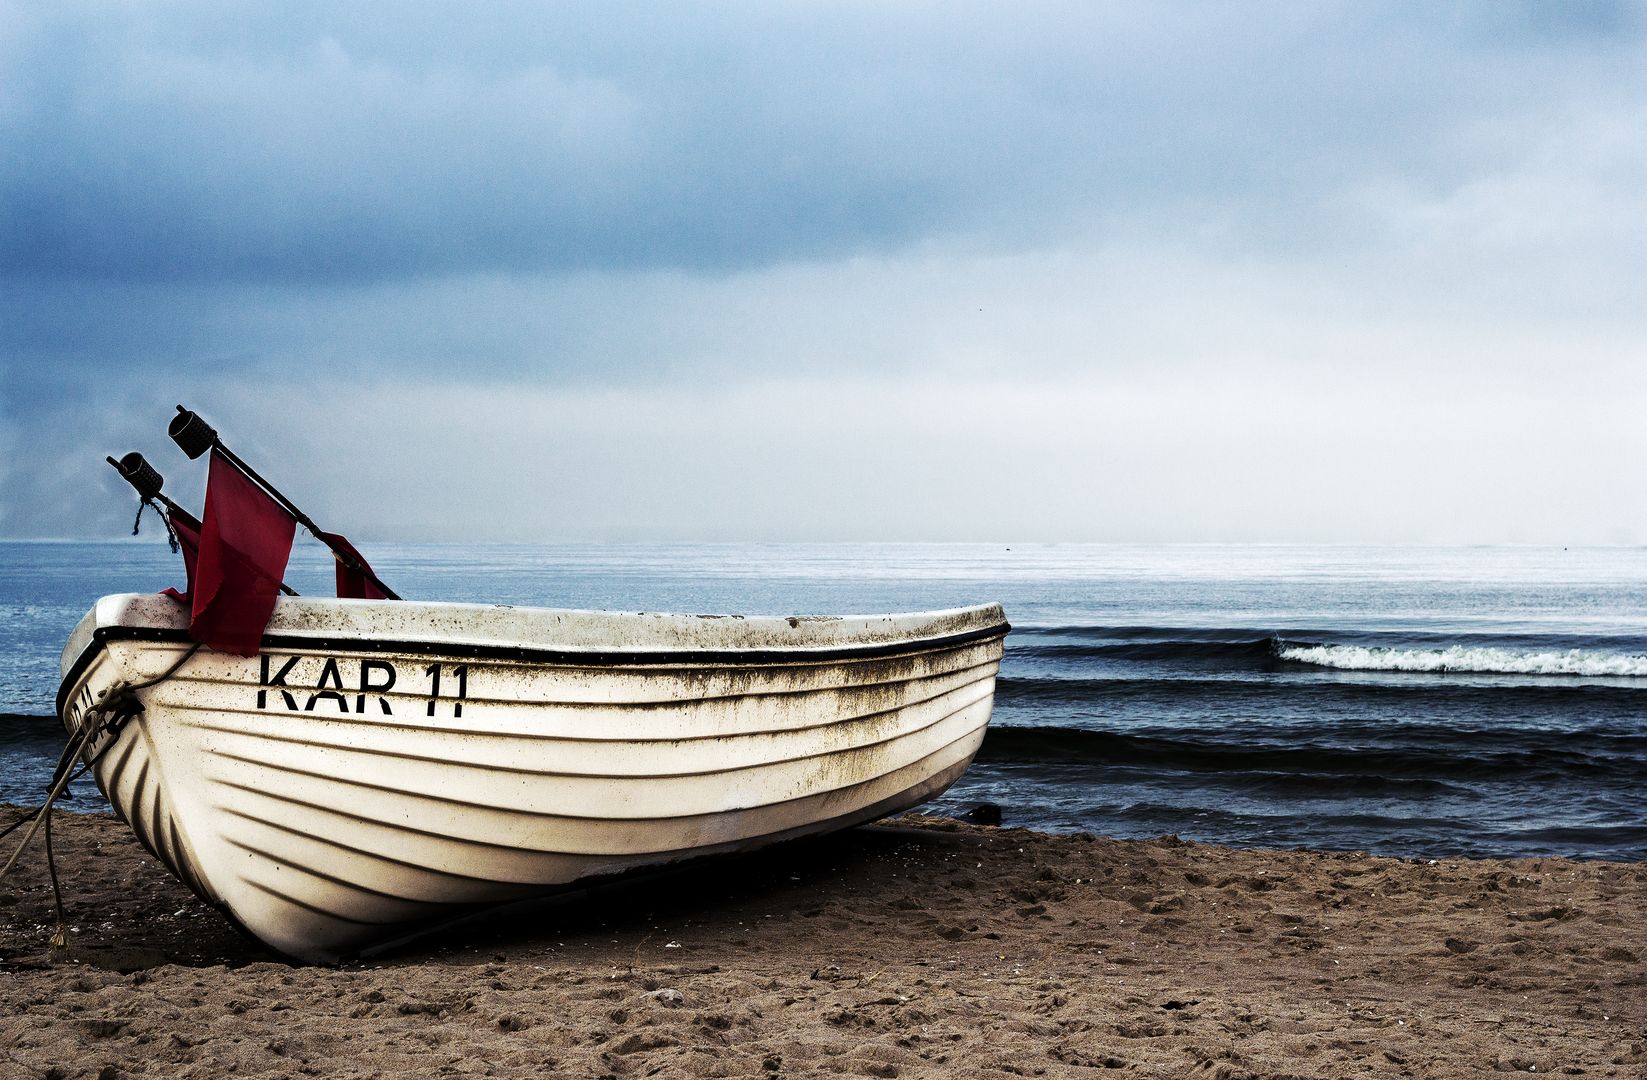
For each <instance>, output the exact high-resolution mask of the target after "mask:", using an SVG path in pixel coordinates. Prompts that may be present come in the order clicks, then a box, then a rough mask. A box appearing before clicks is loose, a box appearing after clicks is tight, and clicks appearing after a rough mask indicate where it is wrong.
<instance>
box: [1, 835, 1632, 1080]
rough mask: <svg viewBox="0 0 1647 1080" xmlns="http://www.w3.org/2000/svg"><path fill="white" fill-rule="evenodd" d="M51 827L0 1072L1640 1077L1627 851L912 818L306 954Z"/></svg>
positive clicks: (29, 901) (23, 940)
mask: <svg viewBox="0 0 1647 1080" xmlns="http://www.w3.org/2000/svg"><path fill="white" fill-rule="evenodd" d="M17 814H18V811H16V810H15V809H13V808H9V807H0V826H3V825H5V824H9V823H10V822H11V821H14V820H15V819H16V817H17ZM55 820H56V827H55V837H56V848H57V853H58V864H59V868H60V872H61V874H62V879H63V887H64V894H65V901H66V904H67V914H68V922H69V925H70V931H69V933H68V944H67V946H66V948H64V949H62V950H58V951H56V952H55V953H54V952H53V950H51V948H50V938H51V934H52V928H53V927H52V924H53V917H52V906H51V892H50V886H49V883H48V879H47V877H46V873H45V864H44V856H43V852H42V851H41V849H40V847H39V845H38V841H37V843H36V846H35V848H33V849H31V851H30V853H29V854H28V855H26V856H25V861H24V865H23V867H22V868H21V869H20V871H18V872H17V873H16V874H14V875H13V877H12V878H10V879H8V880H6V881H5V882H4V883H0V1077H11V1076H27V1077H41V1076H53V1077H121V1076H144V1075H148V1076H201V1077H205V1076H213V1077H215V1076H222V1075H226V1074H231V1073H232V1074H234V1075H238V1076H248V1075H268V1076H300V1075H311V1076H384V1077H390V1076H444V1075H476V1076H579V1077H581V1076H589V1077H600V1076H610V1077H628V1076H755V1077H760V1076H826V1075H828V1076H834V1075H848V1076H873V1077H927V1076H932V1077H936V1076H985V1077H988V1076H1127V1075H1135V1076H1163V1077H1184V1076H1188V1077H1224V1078H1230V1077H1247V1076H1264V1077H1271V1076H1276V1077H1279V1076H1297V1077H1329V1076H1333V1077H1336V1076H1355V1075H1367V1076H1414V1077H1464V1076H1481V1075H1484V1074H1489V1073H1493V1072H1494V1071H1495V1070H1498V1071H1520V1072H1535V1071H1536V1072H1537V1073H1556V1074H1568V1075H1584V1076H1617V1077H1640V1076H1643V1075H1647V864H1636V863H1630V864H1618V863H1587V862H1573V861H1568V860H1564V859H1543V860H1519V861H1496V860H1442V861H1440V862H1435V863H1430V862H1427V861H1426V862H1416V863H1415V862H1403V861H1399V860H1393V859H1382V858H1371V857H1368V856H1365V855H1359V854H1325V853H1316V852H1307V851H1234V850H1229V849H1226V848H1218V847H1211V846H1206V845H1201V844H1189V843H1181V842H1179V841H1176V840H1173V839H1171V838H1167V839H1162V840H1154V841H1147V842H1120V841H1111V840H1104V839H1098V838H1094V837H1091V836H1086V835H1077V836H1047V835H1043V834H1039V833H1031V832H1026V831H1022V830H1016V829H993V828H985V827H976V826H968V825H960V824H957V823H954V822H946V821H940V820H935V819H929V818H918V817H909V818H902V819H898V820H897V821H895V822H892V823H890V824H888V825H881V826H872V827H868V828H863V829H858V830H854V831H852V832H850V833H846V834H843V835H840V836H836V837H830V838H825V839H823V840H819V841H812V842H805V843H799V844H794V845H790V846H786V847H783V848H780V849H777V850H775V851H772V852H767V853H764V854H761V855H758V856H754V857H747V858H742V859H735V860H725V861H720V862H714V863H709V864H705V865H702V866H700V867H697V868H695V869H692V870H690V871H686V872H681V873H677V874H675V875H672V876H669V877H665V878H661V879H656V880H651V881H647V882H641V883H634V884H630V885H626V886H624V887H621V888H609V889H604V890H602V891H601V892H600V893H598V894H596V895H594V896H585V897H582V898H578V899H574V900H572V901H569V902H566V903H562V904H559V905H557V906H555V907H553V908H550V909H548V910H543V911H538V912H535V913H532V914H529V915H516V916H511V917H506V918H495V919H492V920H489V921H486V922H483V923H479V924H475V925H471V926H468V927H466V928H463V929H460V930H455V931H448V932H446V933H445V934H443V935H441V936H439V937H434V938H427V939H424V940H423V941H421V942H418V943H414V944H412V945H408V946H403V947H401V948H399V949H397V950H395V951H393V952H390V953H387V954H384V955H380V956H378V957H376V958H374V959H372V960H371V961H369V962H367V963H365V964H359V965H352V966H348V967H343V968H315V967H294V966H290V965H288V964H285V963H282V962H280V961H279V960H278V959H276V958H273V957H271V956H270V955H269V954H267V953H266V952H264V951H263V950H261V949H260V948H259V947H258V946H257V945H255V944H253V943H251V942H248V941H247V940H245V939H243V938H242V937H240V936H239V934H238V933H237V932H236V931H235V930H234V929H233V928H232V927H231V926H230V925H229V924H228V923H227V922H225V921H224V920H223V919H222V918H221V917H220V916H219V915H218V914H217V913H216V912H215V911H213V910H212V909H211V908H209V907H208V906H206V905H204V904H202V903H200V902H199V901H197V900H195V899H194V898H193V897H192V896H190V895H189V894H188V893H187V892H186V891H185V890H184V889H183V888H182V887H181V886H179V885H178V884H176V883H175V882H173V881H172V880H171V878H170V877H169V876H168V875H167V874H166V873H165V872H164V871H163V870H161V869H160V868H159V867H158V866H157V865H156V864H155V862H154V860H153V859H151V858H149V857H148V856H147V855H146V854H145V853H144V852H142V851H141V849H140V848H139V847H138V846H137V844H136V842H135V841H134V840H133V839H132V838H131V836H130V834H129V833H128V832H127V831H126V829H125V828H124V827H123V826H121V825H120V824H119V823H118V822H116V821H115V820H114V819H113V818H111V817H108V816H106V815H99V814H87V815H79V814H72V813H59V814H58V815H57V817H56V819H55ZM17 835H18V834H16V833H14V834H12V837H13V838H15V837H16V836H17ZM11 839H12V838H8V840H7V842H6V843H5V844H3V845H0V847H4V849H5V850H6V851H7V852H8V853H9V850H10V842H11Z"/></svg>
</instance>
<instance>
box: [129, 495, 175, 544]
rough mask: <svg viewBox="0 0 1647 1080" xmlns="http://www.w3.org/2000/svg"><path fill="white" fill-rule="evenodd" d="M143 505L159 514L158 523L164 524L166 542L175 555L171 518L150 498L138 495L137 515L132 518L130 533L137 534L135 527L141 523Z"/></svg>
mask: <svg viewBox="0 0 1647 1080" xmlns="http://www.w3.org/2000/svg"><path fill="white" fill-rule="evenodd" d="M145 506H146V507H148V508H149V509H150V510H153V511H154V512H155V513H156V514H157V515H159V517H160V524H161V525H162V526H164V527H165V529H166V543H167V544H168V545H170V546H171V549H172V554H173V555H176V554H177V532H176V531H175V530H174V529H173V528H172V519H171V517H170V516H169V515H167V513H166V511H164V510H162V509H161V508H160V504H159V503H157V502H155V501H154V500H153V499H152V498H151V499H145V498H143V497H141V496H139V497H138V500H137V516H136V517H134V518H132V535H133V536H136V535H137V527H138V526H139V525H141V524H143V508H144V507H145Z"/></svg>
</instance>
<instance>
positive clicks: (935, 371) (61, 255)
mask: <svg viewBox="0 0 1647 1080" xmlns="http://www.w3.org/2000/svg"><path fill="white" fill-rule="evenodd" d="M338 8H342V10H337V9H338ZM0 26H3V27H5V28H6V29H5V30H4V31H3V32H0V149H3V151H4V152H3V153H0V365H3V367H0V455H3V458H0V535H5V536H108V535H119V533H120V532H121V531H122V530H123V528H125V527H129V520H130V509H131V506H130V503H131V500H130V498H128V496H127V494H126V492H125V491H124V489H123V487H122V486H121V485H120V483H119V481H118V479H117V478H116V477H114V475H113V473H112V471H111V470H109V469H108V468H107V466H106V465H104V464H103V463H102V457H103V454H105V453H111V452H112V453H115V454H116V455H118V454H119V453H122V452H124V451H125V450H128V449H141V450H144V451H145V452H146V453H148V454H149V456H150V457H151V458H152V459H153V460H154V461H155V462H156V464H157V465H159V466H160V467H161V469H162V471H164V472H166V473H167V474H168V476H169V477H170V481H169V490H173V491H174V493H176V494H178V495H179V496H182V497H184V498H185V499H188V498H193V499H195V500H198V497H199V484H200V482H201V476H200V475H199V474H200V472H201V470H200V469H198V468H197V467H195V466H194V465H192V464H190V463H187V462H185V461H184V459H182V458H181V456H180V455H178V454H177V453H176V452H175V451H173V450H171V449H170V447H169V444H168V443H167V442H166V440H165V438H164V425H165V422H166V419H167V417H168V415H169V413H170V411H171V408H172V405H173V404H174V403H176V402H184V403H186V404H189V405H191V406H192V407H195V408H197V409H199V410H201V411H202V412H203V413H205V414H206V415H207V416H208V417H209V418H210V419H211V420H212V421H213V422H214V423H216V424H217V426H218V427H219V428H220V429H221V430H222V431H223V433H224V435H225V437H226V438H227V439H228V440H229V441H230V443H231V445H234V446H235V447H236V448H237V449H239V450H240V451H241V452H242V453H243V454H245V455H246V456H248V457H249V458H252V459H253V460H254V461H256V462H257V463H258V464H260V465H261V466H263V467H264V468H265V471H266V472H267V474H268V475H270V476H271V478H273V479H276V481H277V482H279V483H281V484H282V486H283V487H285V488H286V489H287V490H288V492H289V493H290V494H292V495H293V496H294V497H296V498H297V499H298V501H299V502H300V503H302V504H304V505H305V507H306V508H308V509H309V510H310V511H311V513H313V514H314V516H315V517H316V518H317V519H319V520H320V521H321V522H322V523H324V524H327V525H328V526H331V527H336V528H340V529H343V530H345V531H348V532H350V533H351V535H358V536H360V537H363V538H367V539H402V540H415V539H475V540H485V539H493V540H536V539H542V540H550V539H727V540H737V539H778V540H781V539H793V540H829V539H958V540H966V539H1021V540H1034V539H1040V540H1139V541H1171V540H1183V541H1208V540H1237V541H1240V540H1322V541H1347V542H1354V541H1371V542H1386V541H1398V542H1468V543H1480V542H1488V543H1490V542H1553V543H1644V542H1647V501H1644V500H1642V499H1640V498H1639V496H1638V495H1636V494H1635V489H1636V488H1638V487H1639V485H1640V481H1641V477H1642V476H1643V475H1647V468H1644V466H1647V434H1644V429H1647V425H1644V424H1643V422H1642V417H1643V416H1647V304H1644V303H1643V302H1642V297H1643V296H1647V6H1643V5H1639V4H1636V5H1627V4H1582V3H1577V4H1561V5H1552V4H1515V3H1503V2H1484V3H1479V4H1469V3H1460V4H1450V5H1435V4H1428V3H1412V4H1373V3H1355V4H1331V3H1323V4H1311V5H1301V4H1292V3H1286V4H1263V3H1255V4H1241V5H1230V4H1176V5H1174V4H1157V3H1137V4H1127V3H1115V4H1011V5H1007V4H993V5H968V4H944V5H938V4H927V3H908V4H901V3H900V4H887V3H863V4H852V3H845V4H843V3H828V4H766V3H750V4H704V5H694V6H692V7H690V8H689V9H688V8H683V7H681V6H679V5H663V4H657V5H625V4H604V3H603V4H589V5H557V6H553V7H547V6H540V5H536V4H519V5H509V4H498V5H488V6H485V7H481V8H476V7H474V6H472V5H462V4H451V5H443V4H417V5H404V6H400V7H395V6H392V5H375V6H358V7H354V6H342V5H332V4H314V5H304V4H291V3H285V4H269V5H252V4H248V5H230V6H225V5H221V4H211V3H176V4H154V5H123V4H121V5H103V4H96V5H81V4H72V3H71V4H59V5H34V4H23V3H11V2H5V0H0Z"/></svg>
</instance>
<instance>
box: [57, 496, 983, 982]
mask: <svg viewBox="0 0 1647 1080" xmlns="http://www.w3.org/2000/svg"><path fill="white" fill-rule="evenodd" d="M156 486H158V485H156ZM188 628H189V611H188V609H187V607H186V606H185V605H183V604H179V603H177V602H176V601H174V600H172V599H169V598H167V597H164V596H150V595H120V596H109V597H105V598H103V599H102V600H99V601H98V602H97V604H96V605H95V607H93V609H92V610H91V612H90V613H88V614H87V615H86V617H85V618H84V619H82V620H81V622H80V624H79V625H78V626H77V627H76V628H75V630H74V632H73V634H72V635H71V637H70V638H69V642H68V646H67V648H66V649H65V650H64V653H63V666H62V671H63V682H62V686H61V689H60V691H59V695H58V710H59V714H60V715H61V716H62V718H63V721H64V723H65V725H66V726H67V727H68V728H69V730H70V732H71V736H77V735H80V734H89V735H90V740H89V742H88V744H87V746H86V747H85V749H84V751H83V756H86V757H89V758H92V759H93V760H94V762H95V764H94V768H93V772H94V775H95V776H96V779H97V783H98V785H99V787H101V788H102V790H103V792H104V794H105V795H107V796H108V799H109V802H110V803H112V804H113V806H114V808H115V811H116V812H117V813H118V814H119V815H120V816H121V817H122V818H124V819H125V820H126V821H127V822H128V823H129V824H130V825H131V827H132V829H133V831H134V832H135V833H136V834H137V836H138V838H139V839H140V840H141V841H142V843H143V844H144V845H145V846H146V847H147V848H148V849H149V850H150V851H151V852H153V854H154V855H155V856H156V857H157V858H158V859H160V860H161V861H162V862H164V863H165V864H166V865H167V866H168V867H170V868H171V870H172V871H173V872H174V873H176V874H177V876H178V877H179V878H180V879H181V880H182V881H184V882H185V883H186V884H187V885H188V886H189V887H190V888H191V889H193V890H194V891H195V892H196V893H198V894H199V895H200V896H201V897H203V898H204V899H206V900H207V901H209V902H211V903H213V904H215V905H217V906H219V907H220V908H221V909H222V910H224V911H225V912H227V913H228V914H229V915H230V916H231V917H233V918H234V919H235V920H237V921H238V922H239V923H241V924H242V925H243V926H244V927H246V929H248V930H249V931H251V933H253V934H254V935H256V936H257V937H258V938H260V939H261V940H263V941H264V942H265V943H267V944H268V945H269V946H271V947H272V948H274V949H276V950H278V951H280V952H282V953H285V954H287V955H289V956H292V957H295V958H298V959H302V960H308V961H335V960H338V959H340V958H344V957H348V956H350V955H353V954H356V953H358V952H359V951H361V950H363V949H367V948H370V947H372V946H375V945H380V944H382V943H385V942H389V941H393V940H398V939H402V938H404V937H407V936H409V935H411V934H413V933H415V932H418V931H420V930H422V929H425V928H428V927H430V926H433V925H439V924H441V923H444V922H448V921H450V920H452V919H454V918H461V917H465V916H467V915H470V914H472V913H474V912H475V911H476V910H477V909H481V908H484V907H486V906H490V905H499V904H508V903H511V902H516V901H522V900H529V899H532V898H535V897H539V896H543V895H546V894H549V893H551V892H554V891H557V890H561V889H565V888H567V887H568V886H574V885H576V884H577V883H578V882H581V881H585V880H587V879H589V878H592V877H598V876H603V875H609V874H615V873H621V872H626V871H630V870H635V869H638V868H642V867H656V866H661V865H665V864H670V863H675V862H679V861H681V860H685V859H689V858H693V857H698V856H704V855H710V854H717V853H723V852H732V851H743V850H748V849H753V848H756V847H759V846H762V845H765V844H770V843H773V842H774V841H778V840H784V839H788V838H791V837H798V836H802V835H806V834H810V833H821V832H825V831H828V830H834V829H841V828H844V827H847V826H851V825H855V824H858V823H861V822H866V821H870V820H873V819H875V818H879V817H882V816H885V815H887V814H892V813H896V812H898V811H901V810H904V809H907V808H909V807H912V806H915V805H917V804H919V803H922V802H924V801H926V800H928V799H931V798H932V797H934V796H935V795H937V794H938V793H940V792H941V791H943V790H944V789H945V788H947V787H948V786H949V785H950V784H951V783H953V782H954V781H955V780H956V778H957V777H959V776H960V775H961V773H962V772H963V771H964V770H965V769H966V767H967V765H968V764H969V763H970V762H971V760H972V757H973V755H974V753H976V751H977V749H978V746H979V744H980V742H981V741H982V740H983V737H984V729H985V726H986V725H987V724H988V722H989V716H990V708H991V704H992V701H993V697H994V688H995V676H996V671H997V668H998V666H999V662H1000V658H1001V650H1002V639H1003V637H1004V635H1005V634H1006V632H1007V630H1008V626H1007V624H1006V622H1005V619H1004V617H1003V614H1002V611H1001V609H1000V607H999V606H996V605H988V606H983V607H975V608H967V609H960V610H952V611H939V612H930V613H925V614H905V615H877V616H868V617H859V616H849V617H840V618H817V617H795V618H779V617H743V616H690V615H654V614H635V613H610V612H592V611H560V610H548V609H537V608H518V607H496V606H481V605H472V604H445V603H417V602H405V601H401V602H393V601H375V600H333V599H308V598H292V597H287V598H282V599H281V600H280V601H279V603H278V604H277V605H276V606H275V609H274V615H273V617H272V619H271V620H270V621H269V624H268V626H267V628H266V630H265V631H264V635H263V639H262V648H261V651H260V652H259V653H258V654H257V655H255V656H250V657H242V656H236V655H231V654H229V653H226V652H219V651H216V650H213V649H210V648H204V647H197V646H195V645H194V643H193V642H192V641H191V640H190V638H189V634H188ZM191 650H192V651H191ZM156 680H158V681H156ZM111 717H112V718H119V717H124V718H125V719H124V721H123V722H120V721H119V720H116V722H115V723H114V724H113V725H110V723H109V720H110V718H111ZM111 726H112V730H111ZM93 728H96V730H95V731H92V730H91V729H93Z"/></svg>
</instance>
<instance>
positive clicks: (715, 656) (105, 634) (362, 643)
mask: <svg viewBox="0 0 1647 1080" xmlns="http://www.w3.org/2000/svg"><path fill="white" fill-rule="evenodd" d="M1011 631H1012V624H1011V623H1008V622H1007V621H1005V620H1004V619H1003V620H1002V621H1001V622H999V623H995V624H993V625H991V626H982V627H978V628H976V629H973V630H963V631H961V632H959V633H955V634H945V635H942V636H940V637H924V638H908V639H905V640H902V641H880V642H867V643H865V644H862V645H841V646H826V647H823V648H805V647H794V648H779V649H772V648H760V649H652V650H648V649H632V650H627V651H625V650H617V649H602V650H580V649H548V648H539V647H535V646H530V645H488V644H479V643H470V642H442V641H428V640H409V639H392V638H375V637H342V636H336V635H326V636H309V635H304V634H285V633H279V634H264V635H263V639H262V642H261V643H260V651H261V650H264V649H268V650H287V651H303V652H318V651H326V652H341V653H354V652H363V653H398V654H402V655H406V656H439V657H446V658H462V659H469V660H501V661H512V662H514V663H519V664H537V665H541V666H543V667H565V668H600V667H625V668H645V669H647V670H654V671H655V670H669V669H672V668H673V669H684V670H691V669H696V668H705V667H774V666H780V665H785V664H820V663H823V664H827V663H839V662H844V661H854V660H879V659H885V658H889V657H895V656H903V655H906V654H911V653H919V652H931V651H938V650H943V649H951V648H956V647H959V646H962V645H968V644H972V643H974V642H979V641H989V640H993V639H995V638H1004V637H1006V635H1007V634H1008V633H1010V632H1011ZM120 641H135V642H146V643H152V644H167V645H185V646H186V645H191V644H193V639H191V638H190V637H189V635H188V631H187V630H183V629H177V628H173V627H158V626H126V625H113V626H99V627H97V628H96V629H95V630H93V631H92V635H91V640H90V641H89V642H88V643H87V645H86V648H85V649H84V650H82V651H81V653H80V655H79V656H78V657H76V658H75V661H74V663H73V664H72V665H70V667H69V669H68V671H66V672H64V674H63V679H62V682H61V683H60V684H59V685H58V688H57V702H56V705H57V714H58V716H60V717H61V716H62V715H63V709H64V706H65V705H66V704H67V699H68V695H69V692H70V690H71V689H72V688H73V687H74V686H76V685H77V684H78V683H79V681H80V679H81V677H82V676H83V675H84V673H85V670H86V668H88V667H89V666H90V665H91V663H92V661H93V660H94V659H95V658H96V657H97V656H98V655H99V654H100V653H101V652H103V651H104V650H105V649H106V648H107V646H108V645H109V643H111V642H120Z"/></svg>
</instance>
